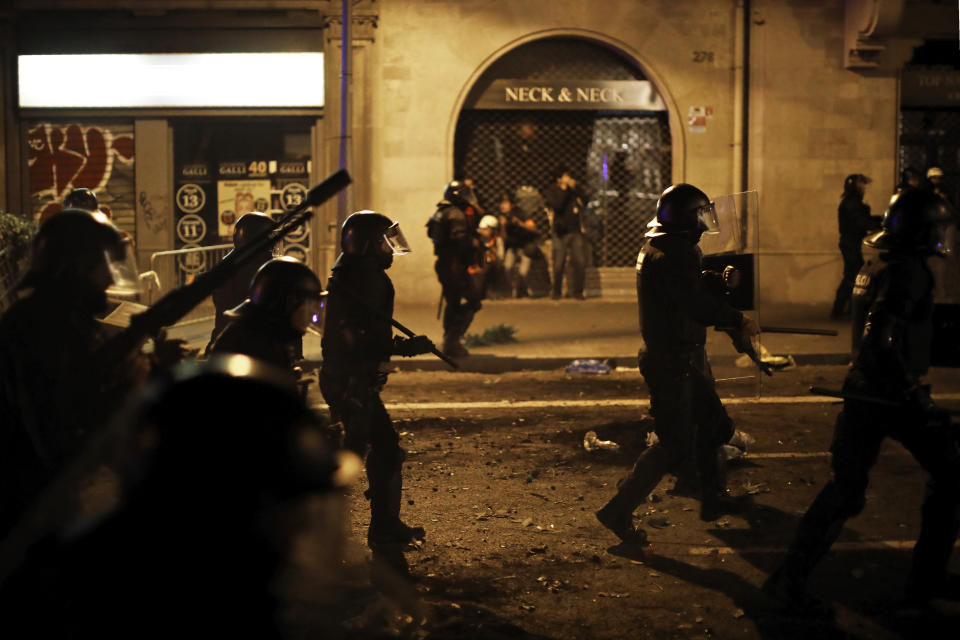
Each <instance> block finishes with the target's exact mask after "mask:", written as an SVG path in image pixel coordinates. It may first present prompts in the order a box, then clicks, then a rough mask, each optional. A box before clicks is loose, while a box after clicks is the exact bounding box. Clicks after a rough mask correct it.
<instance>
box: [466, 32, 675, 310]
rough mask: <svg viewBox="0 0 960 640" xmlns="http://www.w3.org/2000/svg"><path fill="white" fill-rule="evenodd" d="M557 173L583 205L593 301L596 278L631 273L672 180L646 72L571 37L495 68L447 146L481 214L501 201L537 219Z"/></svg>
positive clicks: (532, 47) (664, 132)
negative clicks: (473, 187) (565, 172)
mask: <svg viewBox="0 0 960 640" xmlns="http://www.w3.org/2000/svg"><path fill="white" fill-rule="evenodd" d="M561 166H563V167H567V168H570V169H571V170H572V171H573V172H574V173H575V174H576V177H577V178H578V181H579V183H580V185H581V186H582V187H583V189H584V190H585V191H586V195H587V198H588V204H587V206H586V208H585V211H584V212H583V214H582V223H583V228H584V233H585V235H586V239H587V243H586V244H587V246H588V256H587V264H588V265H589V266H590V267H591V270H590V272H591V273H589V274H588V289H590V288H591V287H592V288H593V289H594V294H596V293H598V291H597V290H598V289H600V288H601V287H600V282H599V280H600V277H599V275H598V269H599V270H600V271H601V272H607V273H608V274H609V273H610V272H612V271H617V272H620V273H623V272H624V271H625V268H630V267H632V266H633V264H634V262H635V260H636V255H637V251H638V249H639V246H640V243H641V241H642V236H643V231H644V228H645V226H646V223H647V222H649V220H650V219H651V218H652V217H653V216H654V212H655V208H656V201H657V197H658V196H659V194H660V192H661V191H662V190H663V189H664V188H666V186H668V185H669V184H670V183H671V181H672V143H671V136H670V125H669V117H668V113H667V109H666V107H665V105H664V102H663V100H662V99H661V98H660V96H659V95H658V94H657V91H656V89H655V87H654V86H653V84H652V83H651V82H650V81H649V80H648V79H647V77H646V76H645V75H644V73H643V71H642V70H641V69H639V68H638V67H637V66H636V64H635V63H634V62H633V61H632V60H630V59H629V58H627V57H626V56H625V55H623V54H622V53H621V52H619V51H617V50H615V49H613V48H611V47H609V46H606V45H604V44H601V43H598V42H596V41H592V40H588V39H584V38H577V37H571V36H554V37H545V38H541V39H538V40H533V41H531V42H527V43H525V44H522V45H520V46H518V47H516V48H514V49H512V50H511V51H509V52H508V53H506V54H505V55H503V56H502V57H500V58H499V59H498V60H496V61H495V62H493V64H491V65H490V66H489V67H488V68H487V69H486V70H485V71H484V72H483V73H482V74H481V75H480V77H479V78H478V79H477V81H476V82H475V83H474V85H473V86H472V87H471V89H470V91H469V93H468V95H467V98H466V100H465V101H464V103H463V108H462V109H461V111H460V114H459V117H458V120H457V127H456V135H455V140H454V173H455V175H457V176H458V177H462V178H471V179H472V180H474V181H475V183H476V184H477V191H478V195H479V197H480V199H481V204H483V205H484V206H485V207H486V208H487V209H488V210H489V209H494V210H495V209H496V207H497V203H498V202H499V200H500V198H501V197H502V196H503V195H505V194H506V195H509V196H511V197H512V198H514V200H515V203H516V204H517V205H518V206H520V207H521V208H527V209H531V211H530V213H531V214H534V213H535V212H534V211H532V210H534V209H537V208H538V207H540V206H542V201H539V202H538V200H537V195H538V194H539V193H540V192H542V190H543V189H545V188H546V187H547V186H548V185H549V184H551V183H552V181H553V176H554V173H555V171H556V170H557V168H558V167H561ZM543 218H544V216H540V218H539V220H538V222H539V226H540V227H541V230H542V231H543V232H544V233H546V232H547V231H548V229H549V224H548V223H545V221H544V220H543ZM547 254H549V252H547ZM541 271H542V273H544V272H545V271H546V270H545V269H544V270H541ZM591 283H592V285H591ZM542 290H545V289H542Z"/></svg>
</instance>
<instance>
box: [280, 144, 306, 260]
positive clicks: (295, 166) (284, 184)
mask: <svg viewBox="0 0 960 640" xmlns="http://www.w3.org/2000/svg"><path fill="white" fill-rule="evenodd" d="M309 180H310V162H309V161H305V160H299V161H281V162H278V163H277V171H276V174H275V177H274V204H275V206H276V211H275V214H274V215H275V217H277V216H278V215H283V214H285V213H287V212H289V211H293V210H294V209H296V208H297V206H298V205H299V204H300V203H301V202H303V199H304V198H306V197H307V190H308V188H309V187H308V184H309ZM280 250H281V252H282V253H283V255H286V256H292V257H294V258H296V259H297V260H300V261H302V262H305V263H307V264H310V261H311V252H310V228H309V227H308V226H307V225H300V226H299V227H298V228H296V229H294V230H293V232H292V233H291V234H290V235H288V236H287V237H286V238H284V239H283V244H282V246H281V247H280Z"/></svg>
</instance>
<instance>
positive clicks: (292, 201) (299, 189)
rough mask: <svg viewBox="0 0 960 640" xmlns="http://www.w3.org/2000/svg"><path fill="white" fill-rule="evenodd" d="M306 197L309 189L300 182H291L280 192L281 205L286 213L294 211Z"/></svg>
mask: <svg viewBox="0 0 960 640" xmlns="http://www.w3.org/2000/svg"><path fill="white" fill-rule="evenodd" d="M306 197H307V188H306V187H305V186H303V185H302V184H300V183H299V182H291V183H289V184H286V185H284V187H283V189H281V191H280V205H281V206H282V207H283V209H284V211H293V210H294V209H296V208H297V207H298V206H299V205H300V203H301V202H303V199H304V198H306Z"/></svg>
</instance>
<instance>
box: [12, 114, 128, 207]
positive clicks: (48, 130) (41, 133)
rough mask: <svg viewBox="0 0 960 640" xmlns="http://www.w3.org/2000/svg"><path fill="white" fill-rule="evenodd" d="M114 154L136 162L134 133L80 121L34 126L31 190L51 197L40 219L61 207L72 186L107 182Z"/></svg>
mask: <svg viewBox="0 0 960 640" xmlns="http://www.w3.org/2000/svg"><path fill="white" fill-rule="evenodd" d="M115 158H117V159H119V160H120V161H121V162H123V163H125V164H129V163H131V162H133V136H131V135H129V134H123V135H116V136H115V135H113V134H112V133H111V132H110V131H109V130H107V129H103V128H101V127H95V126H94V127H82V126H81V125H79V124H69V125H54V124H40V125H37V126H36V127H34V128H33V129H31V130H30V131H29V133H28V134H27V163H28V165H29V167H30V191H31V193H32V195H33V197H34V198H35V199H36V200H46V201H48V204H47V205H46V206H45V207H44V208H43V210H42V211H41V212H40V220H41V221H43V220H45V219H46V218H48V217H49V216H51V215H53V214H54V213H56V212H57V211H59V210H60V203H61V202H63V199H64V197H65V196H66V195H67V194H68V193H70V191H71V190H73V189H77V188H80V187H86V188H87V189H92V190H93V191H97V190H98V189H102V188H103V187H104V186H106V184H107V182H108V181H109V180H110V175H111V173H113V162H114V159H115Z"/></svg>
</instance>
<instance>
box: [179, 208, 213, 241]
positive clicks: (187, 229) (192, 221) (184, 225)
mask: <svg viewBox="0 0 960 640" xmlns="http://www.w3.org/2000/svg"><path fill="white" fill-rule="evenodd" d="M205 235H207V223H206V222H204V221H203V218H201V217H200V216H198V215H196V214H193V213H191V214H190V215H186V216H183V217H182V218H180V219H179V220H177V237H178V238H180V242H183V243H185V244H193V243H196V242H200V240H202V239H203V236H205Z"/></svg>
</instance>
